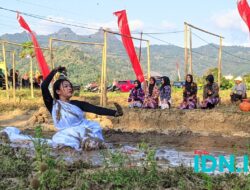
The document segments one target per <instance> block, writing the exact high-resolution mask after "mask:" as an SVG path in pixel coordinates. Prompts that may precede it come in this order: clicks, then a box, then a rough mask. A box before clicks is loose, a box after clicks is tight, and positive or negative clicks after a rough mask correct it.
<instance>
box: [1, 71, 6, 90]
mask: <svg viewBox="0 0 250 190" xmlns="http://www.w3.org/2000/svg"><path fill="white" fill-rule="evenodd" d="M4 85H5V75H4V73H3V70H2V69H0V88H3V87H4Z"/></svg>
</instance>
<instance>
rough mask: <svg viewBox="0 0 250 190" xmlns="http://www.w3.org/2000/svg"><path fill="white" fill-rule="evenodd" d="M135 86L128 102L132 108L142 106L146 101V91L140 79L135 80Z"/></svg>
mask: <svg viewBox="0 0 250 190" xmlns="http://www.w3.org/2000/svg"><path fill="white" fill-rule="evenodd" d="M134 85H135V87H134V88H133V89H132V90H131V91H130V94H129V98H128V102H129V107H130V108H135V107H138V108H141V107H142V105H143V101H144V96H145V94H144V91H143V89H142V87H141V82H140V81H139V80H135V81H134Z"/></svg>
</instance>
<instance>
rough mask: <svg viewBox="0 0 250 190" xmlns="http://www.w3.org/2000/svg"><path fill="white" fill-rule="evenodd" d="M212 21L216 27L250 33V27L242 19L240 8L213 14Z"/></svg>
mask: <svg viewBox="0 0 250 190" xmlns="http://www.w3.org/2000/svg"><path fill="white" fill-rule="evenodd" d="M211 21H212V22H213V23H214V24H215V26H216V27H218V28H220V29H226V30H240V31H242V32H245V33H248V28H247V26H246V24H245V23H244V21H243V20H242V19H241V17H240V15H239V13H238V10H237V9H234V10H223V11H220V13H216V14H214V15H213V16H212V18H211Z"/></svg>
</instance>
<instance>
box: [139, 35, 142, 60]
mask: <svg viewBox="0 0 250 190" xmlns="http://www.w3.org/2000/svg"><path fill="white" fill-rule="evenodd" d="M141 39H142V32H141ZM141 44H142V40H140V49H139V62H140V63H141Z"/></svg>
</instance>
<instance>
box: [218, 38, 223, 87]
mask: <svg viewBox="0 0 250 190" xmlns="http://www.w3.org/2000/svg"><path fill="white" fill-rule="evenodd" d="M221 60H222V37H220V48H219V58H218V85H219V87H220V85H221V69H222V67H221V65H222V61H221Z"/></svg>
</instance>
